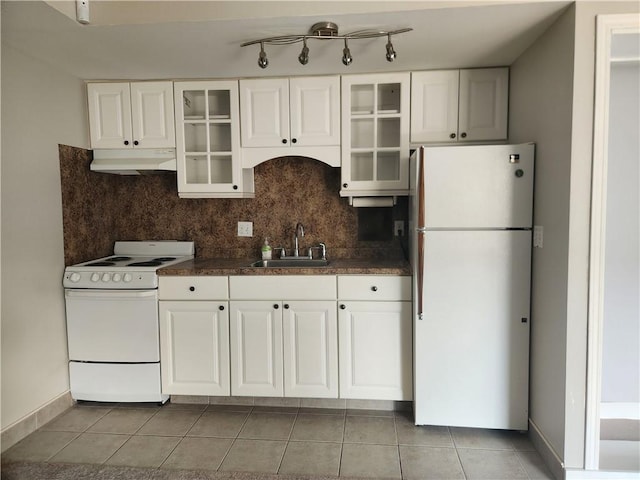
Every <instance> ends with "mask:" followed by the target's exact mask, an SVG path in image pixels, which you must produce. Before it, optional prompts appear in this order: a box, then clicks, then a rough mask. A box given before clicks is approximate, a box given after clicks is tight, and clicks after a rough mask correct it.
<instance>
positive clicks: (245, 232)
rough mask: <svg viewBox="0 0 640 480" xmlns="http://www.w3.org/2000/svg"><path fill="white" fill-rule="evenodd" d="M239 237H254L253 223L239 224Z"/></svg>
mask: <svg viewBox="0 0 640 480" xmlns="http://www.w3.org/2000/svg"><path fill="white" fill-rule="evenodd" d="M238 236H239V237H253V222H238Z"/></svg>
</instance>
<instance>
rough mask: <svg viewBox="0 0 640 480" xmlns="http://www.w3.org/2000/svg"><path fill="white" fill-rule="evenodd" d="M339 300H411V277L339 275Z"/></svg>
mask: <svg viewBox="0 0 640 480" xmlns="http://www.w3.org/2000/svg"><path fill="white" fill-rule="evenodd" d="M338 299H340V300H373V301H376V300H379V301H399V300H411V277H409V276H402V277H401V276H386V275H341V276H339V277H338Z"/></svg>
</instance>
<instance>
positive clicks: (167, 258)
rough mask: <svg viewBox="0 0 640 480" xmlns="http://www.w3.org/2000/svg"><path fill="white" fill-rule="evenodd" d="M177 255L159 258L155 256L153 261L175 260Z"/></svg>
mask: <svg viewBox="0 0 640 480" xmlns="http://www.w3.org/2000/svg"><path fill="white" fill-rule="evenodd" d="M175 259H176V257H159V258H154V259H153V260H152V261H154V262H170V261H172V260H175Z"/></svg>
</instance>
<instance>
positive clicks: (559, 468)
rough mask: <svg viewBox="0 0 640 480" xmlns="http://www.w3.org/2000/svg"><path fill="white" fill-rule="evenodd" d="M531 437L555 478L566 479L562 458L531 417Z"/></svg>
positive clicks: (557, 479)
mask: <svg viewBox="0 0 640 480" xmlns="http://www.w3.org/2000/svg"><path fill="white" fill-rule="evenodd" d="M529 438H530V439H531V442H532V443H533V446H534V447H535V448H536V450H537V451H538V453H539V454H540V456H541V457H542V459H543V460H544V463H545V464H546V465H547V467H548V468H549V470H550V471H551V474H552V475H553V476H554V478H555V479H556V480H564V479H565V470H564V464H563V463H562V459H561V458H560V457H559V456H558V454H557V453H556V451H555V450H554V449H553V447H552V446H551V444H550V443H549V441H548V440H547V439H546V438H545V436H544V435H543V434H542V432H541V431H540V429H539V428H538V426H537V425H536V424H535V422H534V421H533V420H531V419H529Z"/></svg>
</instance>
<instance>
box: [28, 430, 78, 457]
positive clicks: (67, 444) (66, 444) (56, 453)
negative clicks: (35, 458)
mask: <svg viewBox="0 0 640 480" xmlns="http://www.w3.org/2000/svg"><path fill="white" fill-rule="evenodd" d="M37 431H38V430H36V431H35V432H37ZM45 431H46V430H45ZM35 432H33V433H35ZM66 433H75V434H76V436H75V437H73V438H72V439H71V440H69V441H68V442H67V443H65V444H64V445H63V446H62V448H60V449H59V450H58V451H56V452H55V453H54V454H53V455H51V456H49V457H48V458H47V459H46V460H45V463H48V462H49V460H51V459H52V458H53V457H55V456H56V455H58V454H59V453H60V452H61V451H62V450H64V449H65V448H67V447H68V446H69V444H70V443H71V442H73V441H74V440H76V439H77V438H78V437H79V436H80V435H82V432H66ZM25 438H26V437H25ZM16 445H17V444H16Z"/></svg>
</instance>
